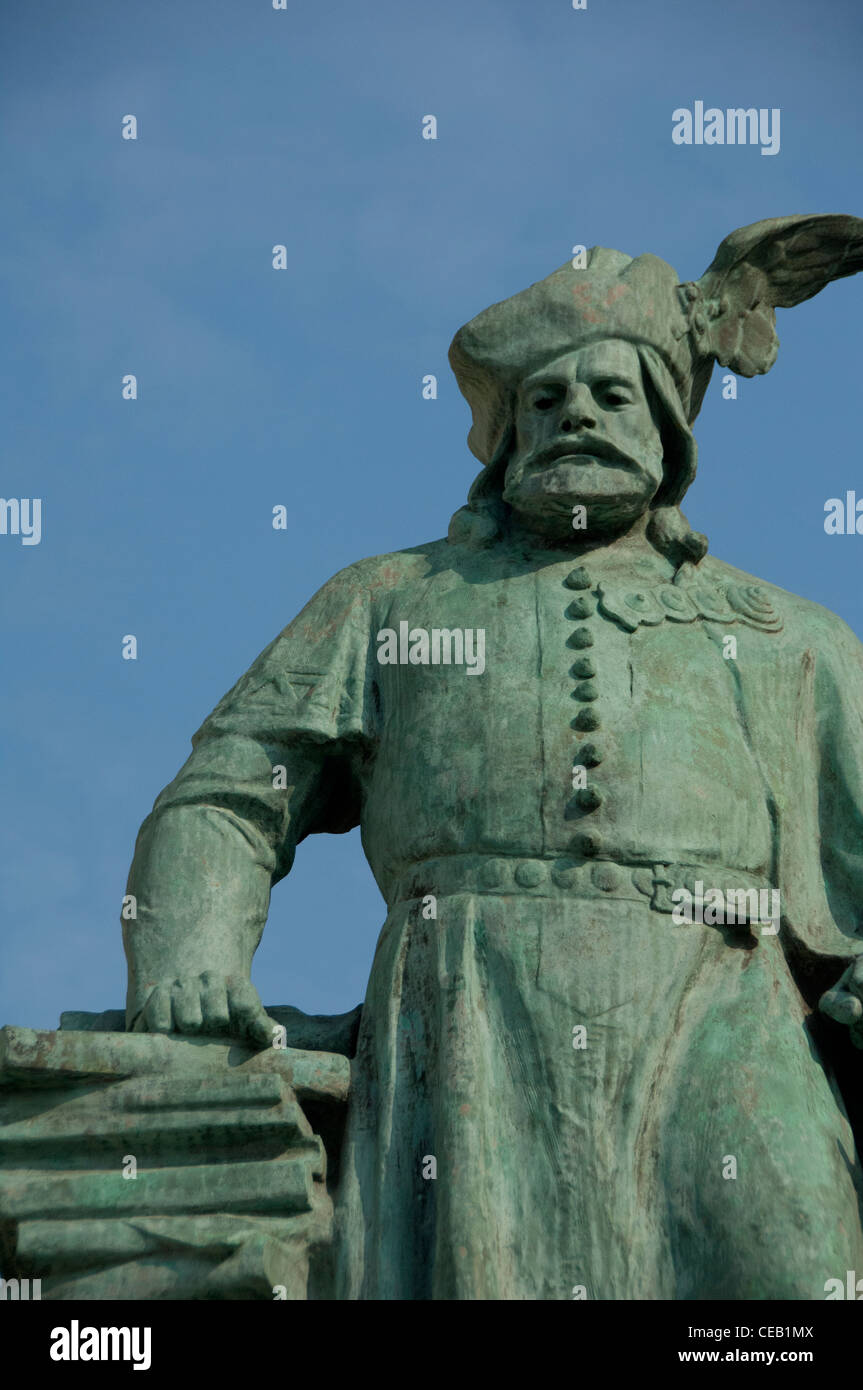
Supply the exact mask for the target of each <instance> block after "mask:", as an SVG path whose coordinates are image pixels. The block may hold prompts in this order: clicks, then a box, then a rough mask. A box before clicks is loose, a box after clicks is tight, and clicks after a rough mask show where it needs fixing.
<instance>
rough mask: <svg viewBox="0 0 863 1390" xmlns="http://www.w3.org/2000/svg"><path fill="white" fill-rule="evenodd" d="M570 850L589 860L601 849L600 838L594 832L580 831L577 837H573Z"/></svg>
mask: <svg viewBox="0 0 863 1390" xmlns="http://www.w3.org/2000/svg"><path fill="white" fill-rule="evenodd" d="M572 848H573V850H574V851H575V853H576V854H581V855H583V856H584V858H585V859H591V858H592V857H593V856H594V855H595V854H598V853H599V851H600V850H601V849H602V836H601V835H598V834H597V833H596V831H595V830H582V831H580V832H579V834H578V835H575V836H573V841H572Z"/></svg>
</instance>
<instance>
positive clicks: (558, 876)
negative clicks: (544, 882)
mask: <svg viewBox="0 0 863 1390" xmlns="http://www.w3.org/2000/svg"><path fill="white" fill-rule="evenodd" d="M551 878H552V882H553V883H556V884H557V886H558V888H573V887H574V886H575V884H576V883H577V882H578V866H577V865H576V864H571V863H570V862H569V860H567V859H559V860H558V861H557V863H556V864H555V865H554V868H553V869H552V871H551Z"/></svg>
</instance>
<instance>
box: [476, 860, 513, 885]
mask: <svg viewBox="0 0 863 1390" xmlns="http://www.w3.org/2000/svg"><path fill="white" fill-rule="evenodd" d="M507 867H508V866H507V862H506V860H505V859H486V861H485V863H484V864H483V865H482V866H481V867H480V871H479V881H480V883H481V884H482V886H483V888H499V887H500V886H501V884H502V883H503V881H504V879H505V878H506V872H507Z"/></svg>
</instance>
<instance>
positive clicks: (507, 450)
mask: <svg viewBox="0 0 863 1390" xmlns="http://www.w3.org/2000/svg"><path fill="white" fill-rule="evenodd" d="M635 347H636V349H637V352H638V358H639V362H640V363H641V374H642V380H643V382H644V388H645V392H646V393H647V398H648V401H649V403H650V409H651V413H652V414H653V418H654V421H655V422H656V425H657V427H658V429H659V432H660V437H661V439H662V447H663V465H664V468H663V480H662V483H661V484H660V487H659V491H658V492H657V494H656V496H655V497H654V499H653V501H652V502H651V504H650V508H649V511H650V516H649V518H648V524H647V536H648V539H649V540H650V542H651V544H652V545H654V546H655V548H656V549H657V550H658V551H659V552H660V554H662V555H664V556H665V557H666V558H667V559H669V560H670V561H671V563H672V564H673V565H675V566H679V565H681V564H683V563H684V562H685V561H689V562H690V563H693V564H696V565H697V564H698V562H699V561H700V560H702V559H703V558H704V556H705V555H706V554H707V537H706V536H704V535H702V533H701V532H700V531H693V530H692V529H691V527H690V525H689V522H688V521H687V520H686V517H685V516H684V515H683V512H682V511H681V510H680V502H681V500H682V498H683V495H684V493H685V492H686V489H687V488H688V487H689V485H690V483H691V482H692V480H693V478H694V477H695V470H696V467H697V463H698V446H697V444H696V442H695V437H694V435H693V433H692V431H691V429H690V428H689V424H688V422H687V420H686V417H685V415H684V413H683V408H682V406H681V404H680V396H679V395H678V392H677V388H676V387H675V384H674V380H673V378H672V376H671V373H670V372H669V370H668V368H667V367H666V365H665V363H664V362H663V360H662V358H661V357H660V356H659V353H658V352H657V351H656V350H655V348H652V347H650V346H648V345H647V344H646V343H636V344H635ZM514 447H515V424H514V422H513V421H512V420H510V423H509V426H508V427H507V428H505V429H504V430H503V431H502V435H501V438H500V440H499V442H498V446H497V448H496V450H495V453H494V457H493V458H492V460H491V462H490V463H489V464H488V465H487V466H486V467H485V468H483V470H482V472H481V473H479V474H478V475H477V477H476V478H474V481H473V483H472V485H471V489H470V491H469V493H468V498H467V505H466V506H464V507H460V508H459V510H458V511H457V512H456V513H455V515H454V516H453V518H452V520H451V522H450V525H449V536H448V539H449V541H450V544H451V545H467V546H470V547H471V548H472V549H480V550H481V549H484V548H486V547H487V546H490V545H493V544H494V543H495V542H496V541H499V540H501V539H503V537H504V536H505V535H506V534H507V533H508V531H509V528H510V524H511V518H512V508H511V507H510V506H509V505H508V503H506V502H504V500H503V482H504V474H505V473H506V468H507V464H508V463H509V461H510V458H511V457H512V452H513V449H514Z"/></svg>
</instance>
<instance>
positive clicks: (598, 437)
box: [503, 339, 663, 539]
mask: <svg viewBox="0 0 863 1390" xmlns="http://www.w3.org/2000/svg"><path fill="white" fill-rule="evenodd" d="M515 424H516V444H515V450H514V453H513V456H512V458H511V459H510V462H509V465H508V467H507V470H506V473H505V476H504V492H503V496H504V500H505V501H506V502H508V503H509V504H510V506H511V507H512V508H513V510H514V511H515V512H516V513H517V515H518V516H519V518H520V520H521V521H522V522H523V523H524V524H525V525H527V526H528V527H529V528H530V529H531V530H533V531H538V532H540V533H542V534H543V535H545V536H547V537H552V538H555V537H559V538H560V539H564V538H569V539H572V538H573V537H574V535H576V534H577V533H575V532H574V531H573V529H572V518H573V507H574V506H583V507H584V508H585V509H586V515H587V525H586V530H585V531H582V532H581V533H580V534H581V535H585V534H587V535H597V534H598V535H601V534H603V533H604V532H606V531H613V530H618V529H620V528H621V527H625V526H626V525H627V524H628V523H631V522H633V521H635V520H637V518H638V517H639V516H641V515H642V513H644V512H645V511H646V510H647V508H648V506H649V505H650V502H651V501H652V500H653V498H654V497H655V496H656V493H657V491H658V489H659V486H660V484H661V482H662V477H663V462H662V455H663V448H662V439H661V436H660V431H659V427H658V425H657V423H656V421H655V420H654V418H653V415H652V412H651V408H650V402H649V400H648V397H647V393H646V391H645V387H644V381H643V379H642V373H641V363H640V361H639V358H638V352H637V350H636V348H635V347H634V346H633V344H632V343H628V342H624V341H623V340H621V339H607V340H605V341H602V342H597V343H591V344H590V345H589V346H587V347H583V348H578V349H577V350H576V351H575V352H571V353H568V354H567V355H566V356H565V357H560V358H558V359H557V361H555V362H552V363H550V364H549V365H548V366H546V367H543V369H542V371H540V372H537V373H536V374H535V375H533V376H531V377H528V378H526V379H525V380H524V381H523V382H522V384H521V387H520V389H519V394H518V401H517V405H516V422H515Z"/></svg>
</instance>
